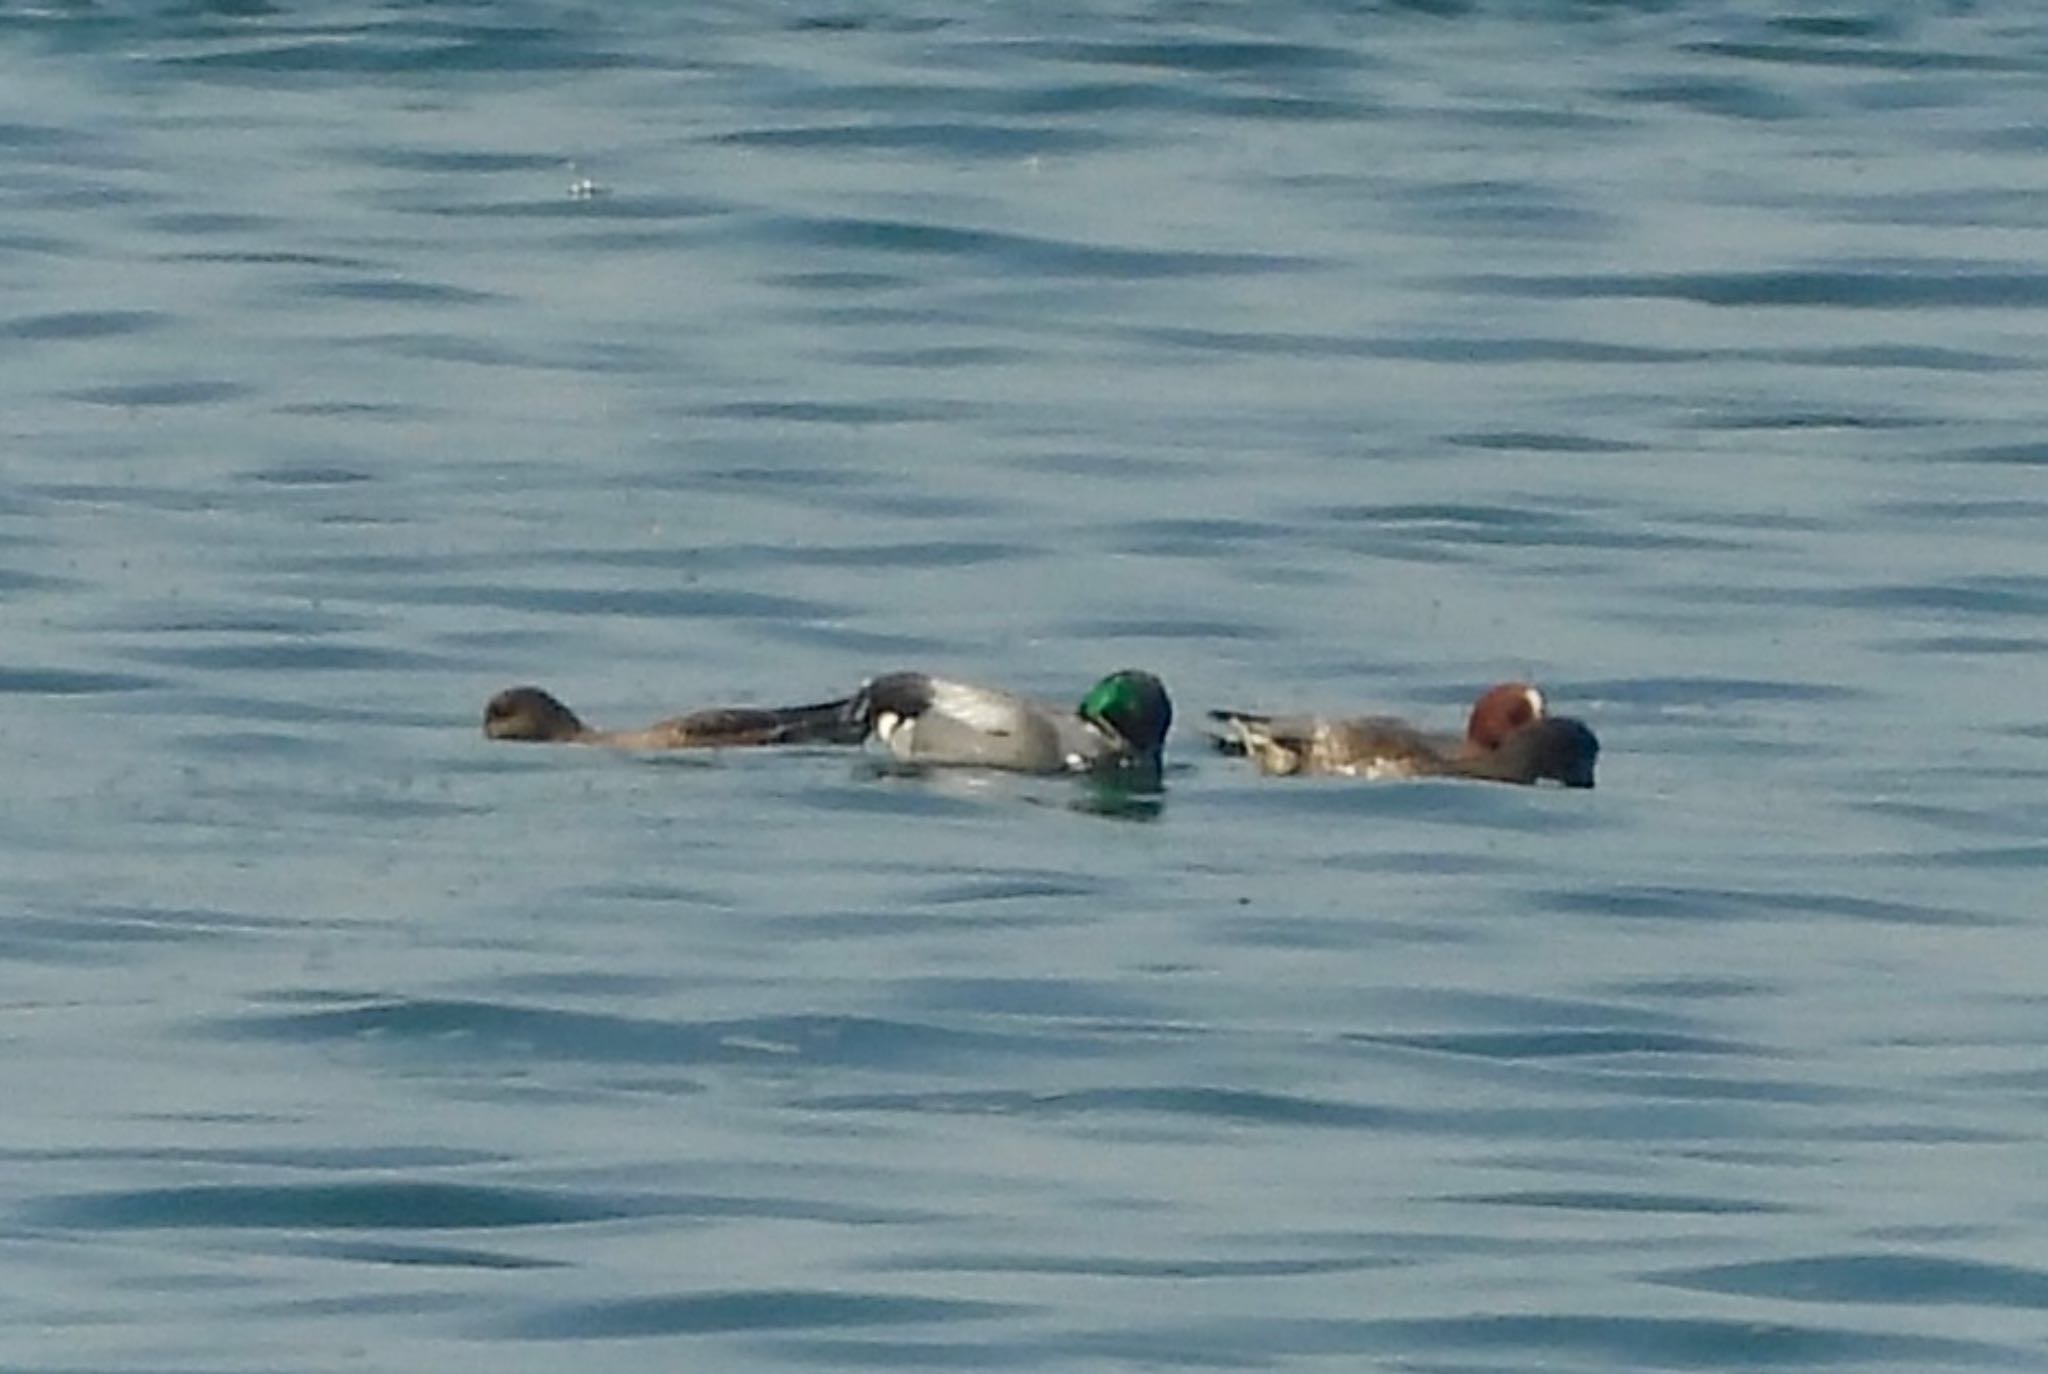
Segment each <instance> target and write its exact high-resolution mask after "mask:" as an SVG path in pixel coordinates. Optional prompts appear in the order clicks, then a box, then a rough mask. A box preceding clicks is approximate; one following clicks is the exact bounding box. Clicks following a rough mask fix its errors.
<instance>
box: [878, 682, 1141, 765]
mask: <svg viewBox="0 0 2048 1374" xmlns="http://www.w3.org/2000/svg"><path fill="white" fill-rule="evenodd" d="M850 717H851V719H852V720H854V721H856V722H858V723H859V725H860V726H861V728H862V729H863V730H864V731H865V733H866V735H867V737H868V738H870V739H872V740H874V741H875V742H876V743H877V744H879V745H880V746H881V747H882V748H883V750H885V751H886V752H887V753H888V754H889V755H890V756H891V757H892V758H894V759H895V760H896V761H897V762H899V763H904V764H910V765H915V766H920V767H923V766H933V767H970V768H997V769H1005V770H1008V771H1010V772H1016V773H1047V774H1052V773H1088V774H1095V775H1117V776H1126V777H1138V778H1141V779H1151V780H1155V781H1156V779H1157V777H1158V774H1159V770H1160V766H1161V759H1160V755H1161V751H1162V749H1163V748H1164V746H1165V743H1166V732H1167V730H1168V729H1169V728H1170V727H1171V726H1172V724H1173V702H1172V699H1171V698H1170V697H1168V695H1167V693H1166V686H1165V684H1164V683H1162V682H1161V681H1160V680H1159V679H1158V678H1157V677H1155V676H1154V675H1152V674H1151V673H1148V672H1145V671H1143V670H1141V669H1137V668H1122V669H1119V670H1117V671H1116V672H1113V673H1111V674H1109V675H1108V676H1107V677H1104V678H1103V679H1101V680H1100V681H1099V682H1097V683H1096V684H1095V685H1094V686H1093V687H1090V688H1089V689H1088V691H1087V693H1086V694H1085V695H1084V696H1083V697H1082V698H1081V700H1080V702H1079V704H1078V705H1076V706H1073V707H1071V708H1062V707H1059V706H1056V705H1053V704H1051V703H1049V702H1044V701H1038V700H1034V699H1032V698H1030V697H1026V696H1021V695H1019V694H1017V693H1015V692H1009V691H1005V690H1003V689H1001V688H998V687H985V686H981V685H979V684H976V683H971V682H962V681H960V680H958V679H956V678H948V677H938V676H934V675H933V674H930V673H924V672H894V673H884V674H883V675H881V676H880V677H877V678H873V679H871V680H870V681H868V682H867V683H866V684H865V685H864V686H863V687H862V688H861V689H860V691H859V692H858V693H856V694H855V696H854V697H853V701H852V708H851V711H850Z"/></svg>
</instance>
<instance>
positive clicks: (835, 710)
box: [687, 697, 867, 745]
mask: <svg viewBox="0 0 2048 1374" xmlns="http://www.w3.org/2000/svg"><path fill="white" fill-rule="evenodd" d="M857 703H858V698H856V697H840V698H838V699H837V700H835V701H818V702H812V703H810V704H808V705H804V706H728V707H717V708H714V709H712V710H708V711H696V712H692V713H691V714H690V715H689V716H688V717H687V720H688V722H689V732H690V734H691V735H692V736H693V737H695V738H696V739H697V740H699V741H700V742H702V743H704V744H711V745H718V744H728V745H738V744H859V743H860V742H861V740H862V739H863V738H864V737H865V736H866V734H867V722H866V721H865V720H864V719H862V718H861V717H860V716H859V715H858V714H857V712H856V709H855V708H856V705H857Z"/></svg>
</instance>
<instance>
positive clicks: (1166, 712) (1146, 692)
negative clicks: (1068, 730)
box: [1076, 668, 1173, 758]
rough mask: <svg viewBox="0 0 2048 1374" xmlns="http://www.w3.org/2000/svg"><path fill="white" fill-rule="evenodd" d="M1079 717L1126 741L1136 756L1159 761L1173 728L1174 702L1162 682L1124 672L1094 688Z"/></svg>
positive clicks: (1137, 672) (1083, 700) (1134, 670)
mask: <svg viewBox="0 0 2048 1374" xmlns="http://www.w3.org/2000/svg"><path fill="white" fill-rule="evenodd" d="M1076 714H1078V715H1079V716H1080V717H1081V719H1083V720H1085V721H1087V722H1088V723H1089V724H1090V725H1093V726H1095V727H1096V728H1097V729H1099V730H1106V731H1108V732H1109V733H1110V734H1111V735H1114V736H1115V737H1116V738H1117V739H1119V740H1121V741H1123V743H1124V746H1125V747H1126V748H1128V749H1129V750H1130V751H1131V752H1132V753H1133V754H1136V755H1138V756H1140V757H1149V758H1157V757H1158V756H1159V751H1160V750H1161V749H1163V748H1164V747H1165V745H1166V732H1167V730H1168V728H1169V727H1171V726H1172V724H1173V702H1172V701H1171V700H1170V699H1168V697H1167V695H1166V684H1164V683H1162V682H1161V681H1160V680H1159V679H1158V678H1156V677H1154V676H1152V674H1150V673H1147V672H1144V671H1142V670H1140V669H1137V668H1123V669H1119V670H1118V671H1116V672H1114V673H1111V674H1110V675H1109V676H1108V677H1106V678H1104V679H1102V681H1100V682H1098V683H1096V684H1095V685H1094V686H1093V687H1090V688H1089V689H1088V695H1087V696H1085V697H1082V698H1081V705H1080V706H1079V708H1077V711H1076Z"/></svg>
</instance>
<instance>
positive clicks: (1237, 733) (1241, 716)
mask: <svg viewBox="0 0 2048 1374" xmlns="http://www.w3.org/2000/svg"><path fill="white" fill-rule="evenodd" d="M1209 719H1210V720H1212V721H1214V722H1216V724H1215V725H1213V726H1211V727H1210V728H1209V729H1207V730H1205V731H1203V734H1205V735H1206V736H1208V739H1209V743H1211V744H1213V745H1215V746H1216V752H1217V753H1219V754H1228V755H1230V756H1231V757H1232V758H1243V757H1244V756H1245V755H1246V754H1248V753H1250V752H1251V748H1252V746H1253V745H1254V744H1256V743H1259V742H1261V741H1263V740H1264V739H1265V738H1266V737H1267V734H1266V732H1267V728H1268V727H1269V726H1271V725H1272V723H1273V718H1272V717H1271V716H1262V715H1259V714H1257V713H1256V712H1252V711H1211V712H1209Z"/></svg>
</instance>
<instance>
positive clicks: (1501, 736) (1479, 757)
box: [1209, 682, 1600, 787]
mask: <svg viewBox="0 0 2048 1374" xmlns="http://www.w3.org/2000/svg"><path fill="white" fill-rule="evenodd" d="M1209 717H1210V719H1211V720H1214V721H1216V722H1218V723H1219V724H1220V725H1222V726H1223V727H1224V729H1223V730H1222V731H1220V732H1218V733H1217V734H1215V735H1214V736H1213V738H1214V739H1215V743H1216V746H1217V748H1218V749H1220V750H1222V751H1223V752H1225V753H1228V754H1242V755H1244V756H1245V757H1247V758H1249V759H1250V760H1251V761H1252V763H1253V764H1254V765H1255V766H1256V767H1257V768H1258V770H1259V771H1260V772H1261V773H1266V774H1270V775H1273V776H1291V775H1294V774H1303V775H1309V776H1328V777H1353V778H1413V777H1466V778H1484V779H1488V780H1491V781H1495V782H1518V783H1533V782H1536V781H1538V780H1540V779H1545V778H1548V779H1552V780H1554V781H1557V782H1561V783H1564V784H1565V785H1566V786H1568V787H1591V786H1592V785H1593V764H1594V760H1595V759H1596V758H1597V757H1598V756H1599V752H1600V744H1599V741H1598V740H1597V739H1595V738H1594V735H1593V732H1592V731H1591V730H1589V729H1588V728H1587V727H1586V726H1585V725H1584V724H1583V723H1582V722H1579V721H1576V720H1572V719H1569V718H1567V717H1560V716H1550V715H1547V714H1546V707H1545V703H1544V700H1543V694H1542V693H1541V692H1539V691H1538V690H1537V689H1536V688H1534V687H1532V686H1530V685H1529V684H1528V683H1525V682H1503V683H1500V684H1499V685H1497V686H1494V687H1490V688H1488V689H1487V690H1486V691H1485V692H1484V693H1483V694H1481V696H1480V698H1479V700H1478V701H1477V702H1475V703H1474V704H1473V707H1472V713H1471V716H1470V717H1469V718H1468V719H1467V721H1466V725H1465V734H1464V737H1463V738H1462V739H1461V738H1458V737H1456V736H1447V735H1441V734H1433V733H1430V732H1428V731H1424V730H1419V729H1417V728H1416V727H1415V726H1413V725H1410V724H1409V723H1408V722H1407V721H1404V720H1399V719H1396V718H1395V717H1392V716H1359V717H1353V718H1349V719H1331V718H1327V717H1323V716H1312V715H1295V716H1267V715H1259V714H1256V713H1254V712H1249V711H1211V712H1210V713H1209ZM1510 746H1512V747H1510Z"/></svg>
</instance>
